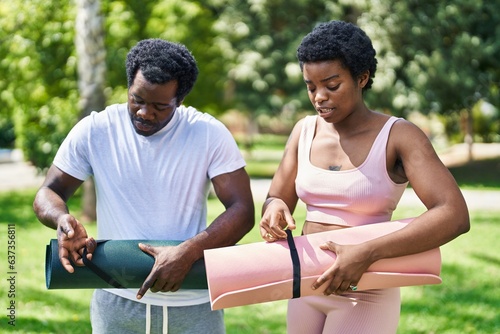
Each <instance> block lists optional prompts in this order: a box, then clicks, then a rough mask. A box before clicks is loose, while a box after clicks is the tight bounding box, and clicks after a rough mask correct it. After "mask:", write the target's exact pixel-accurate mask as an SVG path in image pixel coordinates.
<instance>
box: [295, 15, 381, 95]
mask: <svg viewBox="0 0 500 334" xmlns="http://www.w3.org/2000/svg"><path fill="white" fill-rule="evenodd" d="M297 58H298V60H299V64H300V68H301V69H302V68H303V66H304V63H311V62H319V61H325V60H340V61H341V62H342V64H343V65H344V66H345V67H346V68H347V69H349V72H351V75H352V77H353V78H354V79H356V78H357V77H358V76H359V75H360V74H362V73H363V72H365V71H366V70H368V71H370V78H369V80H368V82H367V84H366V86H365V87H364V88H363V90H366V89H370V88H371V86H372V83H373V79H372V78H374V77H375V71H376V70H377V59H376V58H375V49H374V48H373V45H372V42H371V40H370V38H369V37H368V36H367V35H366V34H365V32H364V31H363V30H361V28H359V27H358V26H356V25H354V24H352V23H348V22H343V21H330V22H325V23H320V24H319V25H317V26H316V27H315V28H314V29H313V30H312V31H311V32H310V33H309V34H307V35H306V36H305V37H304V39H302V42H301V43H300V45H299V47H298V49H297Z"/></svg>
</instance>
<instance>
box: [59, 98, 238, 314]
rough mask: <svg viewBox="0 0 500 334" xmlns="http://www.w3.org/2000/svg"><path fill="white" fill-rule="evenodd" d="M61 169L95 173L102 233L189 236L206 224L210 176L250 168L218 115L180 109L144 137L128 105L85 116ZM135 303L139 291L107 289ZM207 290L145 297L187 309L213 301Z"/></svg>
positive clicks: (62, 154) (69, 140) (82, 175)
mask: <svg viewBox="0 0 500 334" xmlns="http://www.w3.org/2000/svg"><path fill="white" fill-rule="evenodd" d="M54 165H55V166H57V167H58V168H59V169H61V170H62V171H63V172H65V173H67V174H69V175H71V176H73V177H75V178H77V179H79V180H85V179H87V178H88V177H89V176H93V177H94V180H95V185H96V195H97V238H98V239H112V240H125V239H136V240H186V239H189V238H191V237H193V236H194V235H196V234H198V233H199V232H201V231H202V230H204V229H205V228H206V225H207V222H206V216H207V196H208V192H209V187H210V179H212V178H214V177H215V176H218V175H221V174H224V173H229V172H233V171H235V170H237V169H239V168H242V167H244V166H245V161H244V159H243V157H242V156H241V153H240V151H239V149H238V147H237V145H236V143H235V141H234V138H233V137H232V135H231V133H230V132H229V131H228V130H227V128H226V127H225V126H224V125H223V124H222V123H221V122H219V121H218V120H216V119H215V118H214V117H212V116H210V115H208V114H204V113H201V112H199V111H197V110H196V109H194V108H191V107H184V106H180V107H179V108H177V110H176V111H175V113H174V116H173V117H172V119H171V120H170V122H169V123H168V124H167V125H166V126H165V127H164V128H163V129H161V130H160V131H158V132H157V133H155V134H153V135H151V136H149V137H144V136H141V135H139V134H137V133H136V132H135V130H134V128H133V126H132V122H131V120H130V116H129V113H128V107H127V104H117V105H112V106H109V107H107V108H106V109H105V110H104V111H102V112H99V113H97V112H93V113H91V114H90V115H89V116H87V117H85V118H84V119H82V120H81V121H80V122H79V123H78V124H77V125H76V126H75V127H74V128H73V129H72V130H71V131H70V133H69V134H68V136H67V137H66V139H65V140H64V142H63V143H62V145H61V147H60V149H59V151H58V152H57V154H56V157H55V159H54ZM107 291H110V292H112V293H115V294H117V295H120V296H122V297H125V298H128V299H131V300H137V299H136V297H135V296H136V294H137V291H138V289H107ZM208 301H209V298H208V291H207V290H179V291H177V292H175V293H151V292H150V291H148V293H146V294H145V296H144V297H143V298H142V299H141V300H140V302H143V303H147V304H153V305H164V306H165V305H166V306H185V305H194V304H200V303H204V302H208Z"/></svg>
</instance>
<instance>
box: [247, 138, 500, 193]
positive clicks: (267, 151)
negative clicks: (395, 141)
mask: <svg viewBox="0 0 500 334" xmlns="http://www.w3.org/2000/svg"><path fill="white" fill-rule="evenodd" d="M282 154H283V148H281V149H280V148H279V147H278V146H277V145H272V146H269V147H266V146H262V145H261V146H259V147H258V148H256V149H254V150H253V151H251V152H250V153H248V152H247V154H246V156H245V158H246V161H247V167H246V169H247V171H248V174H250V176H251V177H254V178H272V177H273V175H274V173H275V171H276V169H277V168H278V165H279V162H280V160H281V157H282ZM449 170H450V172H451V173H452V174H453V176H454V177H455V179H456V180H457V183H458V185H459V186H460V187H461V188H467V189H500V157H499V158H494V159H488V160H479V161H471V162H469V163H467V164H465V165H463V166H457V167H450V168H449Z"/></svg>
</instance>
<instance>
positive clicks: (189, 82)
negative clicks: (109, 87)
mask: <svg viewBox="0 0 500 334" xmlns="http://www.w3.org/2000/svg"><path fill="white" fill-rule="evenodd" d="M126 70H127V83H128V87H129V88H130V86H132V83H133V82H134V79H135V76H136V74H137V71H138V70H141V72H142V74H143V75H144V78H145V79H146V80H147V81H149V82H150V83H153V84H164V83H167V82H169V81H172V80H177V83H178V88H177V94H176V98H177V101H179V102H180V101H182V100H184V98H185V97H186V95H187V94H189V92H190V91H191V89H192V88H193V86H194V83H195V82H196V79H197V77H198V67H197V65H196V60H195V59H194V57H193V55H192V54H191V52H189V50H188V49H187V48H186V47H185V46H184V45H182V44H179V43H173V42H169V41H165V40H162V39H158V38H152V39H146V40H142V41H140V42H139V43H137V45H136V46H134V47H133V48H132V49H131V50H130V51H129V53H128V54H127V61H126Z"/></svg>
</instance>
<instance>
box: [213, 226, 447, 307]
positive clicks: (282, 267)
mask: <svg viewBox="0 0 500 334" xmlns="http://www.w3.org/2000/svg"><path fill="white" fill-rule="evenodd" d="M411 220H412V219H405V220H399V221H391V222H384V223H378V224H370V225H364V226H357V227H352V228H345V229H341V230H335V231H330V232H321V233H315V234H309V235H305V236H298V237H294V241H295V246H296V248H297V252H298V257H299V262H300V267H301V270H300V273H301V281H300V290H301V291H300V295H301V296H311V295H321V294H322V293H323V291H324V290H325V289H326V286H327V284H324V285H323V286H322V287H321V288H320V289H318V290H312V289H311V284H312V283H313V282H314V281H315V280H316V279H317V278H318V277H319V276H320V275H321V274H322V273H323V272H324V271H325V270H326V269H327V268H329V267H330V266H331V265H332V263H333V262H334V261H335V258H336V256H335V254H334V253H333V252H330V251H325V250H322V249H320V248H319V245H321V244H322V243H324V242H326V241H333V242H335V243H338V244H358V243H362V242H364V241H367V240H371V239H375V238H378V237H381V236H383V235H386V234H389V233H392V232H395V231H397V230H399V229H401V228H403V227H404V226H405V225H406V224H407V223H410V222H411ZM205 266H206V272H207V281H208V289H209V292H210V301H211V305H212V309H213V310H219V309H223V308H228V307H235V306H242V305H249V304H257V303H263V302H270V301H276V300H282V299H290V298H292V290H293V288H292V286H293V265H292V260H291V256H290V248H289V246H288V242H287V241H286V240H283V241H277V242H273V243H267V242H258V243H252V244H245V245H236V246H231V247H224V248H217V249H210V250H205ZM440 271H441V254H440V251H439V248H435V249H432V250H430V251H426V252H423V253H419V254H414V255H408V256H402V257H398V258H392V259H383V260H380V261H377V262H375V263H373V264H372V265H371V266H370V268H368V271H367V272H366V273H365V274H364V275H363V276H362V277H361V280H360V281H359V283H358V291H360V290H370V289H383V288H391V287H402V286H411V285H424V284H439V283H441V278H440V277H439V274H440Z"/></svg>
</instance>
